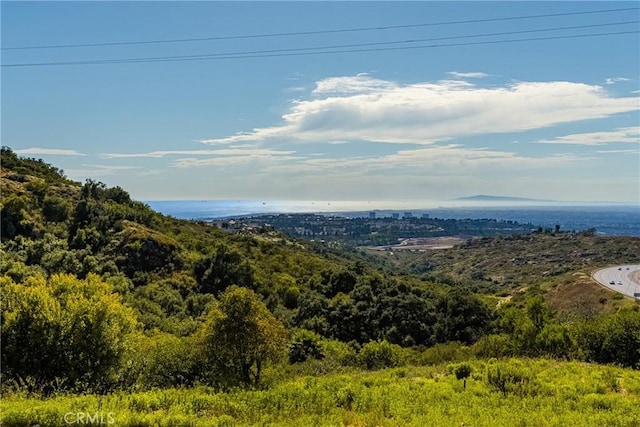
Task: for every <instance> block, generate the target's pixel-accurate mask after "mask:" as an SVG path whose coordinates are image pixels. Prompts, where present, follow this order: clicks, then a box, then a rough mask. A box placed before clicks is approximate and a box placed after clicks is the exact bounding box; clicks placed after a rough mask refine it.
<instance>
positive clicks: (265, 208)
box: [145, 200, 640, 237]
mask: <svg viewBox="0 0 640 427" xmlns="http://www.w3.org/2000/svg"><path fill="white" fill-rule="evenodd" d="M145 203H147V204H148V205H149V206H150V207H151V208H152V209H154V210H155V211H157V212H160V213H163V214H165V215H170V216H173V217H175V218H181V219H196V220H204V221H209V220H214V219H221V218H233V217H236V218H238V217H247V216H254V215H259V214H273V213H317V214H323V215H329V214H331V215H334V214H335V215H341V216H349V217H366V216H369V213H370V212H376V217H378V218H381V217H385V216H387V217H391V216H392V214H393V213H399V214H400V216H403V215H404V214H405V213H406V212H411V213H412V214H413V215H414V216H417V217H420V216H422V215H429V217H431V218H452V219H466V218H471V219H482V218H492V219H497V220H505V221H508V220H511V221H517V222H519V223H531V224H533V225H535V226H540V227H545V228H552V229H553V228H555V226H556V225H559V226H560V229H561V230H566V231H569V230H575V231H583V230H587V229H590V228H595V229H596V232H597V233H598V234H600V235H615V236H637V237H640V206H638V205H632V204H592V205H577V204H572V205H559V204H553V205H544V206H515V205H511V206H507V205H502V206H441V205H442V203H440V204H438V203H424V204H420V203H416V202H385V203H378V202H375V203H374V202H359V201H353V202H349V201H331V202H328V201H256V200H187V201H177V200H173V201H147V202H145ZM445 204H446V203H445ZM421 206H424V207H421Z"/></svg>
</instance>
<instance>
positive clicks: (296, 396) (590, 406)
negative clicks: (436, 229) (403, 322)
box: [0, 359, 640, 427]
mask: <svg viewBox="0 0 640 427" xmlns="http://www.w3.org/2000/svg"><path fill="white" fill-rule="evenodd" d="M468 365H469V366H470V368H471V376H470V377H469V378H467V384H466V389H465V388H464V387H463V381H462V380H458V379H457V378H456V375H455V373H454V372H453V371H454V370H452V369H451V366H447V365H445V364H441V365H436V366H427V367H400V368H391V369H385V370H380V371H373V372H372V371H357V370H353V371H351V372H347V373H334V374H330V375H324V376H299V377H297V378H294V379H289V380H283V381H281V382H279V383H275V384H273V385H272V386H271V388H269V389H268V390H250V391H247V390H237V391H232V392H228V393H220V392H215V391H214V390H212V389H209V388H205V387H195V388H190V389H158V390H153V391H147V392H136V393H126V392H116V393H113V394H109V395H106V396H103V397H100V396H95V395H58V396H54V397H52V398H49V399H39V398H33V397H28V396H26V395H24V394H19V393H14V394H8V395H5V396H3V399H2V402H1V403H0V409H1V410H2V411H1V414H0V420H1V425H2V426H7V427H9V426H33V425H36V424H37V425H39V426H40V427H46V426H64V425H65V422H64V417H65V414H67V413H69V412H72V413H78V412H80V413H89V414H96V413H101V414H103V421H108V418H107V415H110V416H111V417H112V418H113V420H112V421H114V422H113V423H112V424H111V425H115V426H245V425H262V426H461V425H465V426H536V427H537V426H594V427H595V426H598V427H600V426H640V411H638V408H639V407H640V372H639V371H634V370H630V369H622V368H618V367H612V366H600V365H591V364H586V363H579V362H558V361H550V360H543V359H530V360H527V359H509V360H476V361H470V362H468ZM496 371H501V372H502V374H501V375H502V377H506V378H516V379H515V380H514V382H513V383H510V384H511V385H510V386H509V387H506V388H505V390H506V391H505V390H501V389H499V388H496V386H495V385H494V384H493V383H492V381H490V378H491V377H492V375H494V376H495V372H496ZM523 378H524V379H526V380H523ZM67 417H68V416H67ZM68 425H72V424H68ZM75 425H92V424H86V423H83V424H81V423H76V424H75ZM93 425H100V424H99V423H94V424H93ZM102 425H107V423H103V424H102Z"/></svg>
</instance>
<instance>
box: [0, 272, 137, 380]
mask: <svg viewBox="0 0 640 427" xmlns="http://www.w3.org/2000/svg"><path fill="white" fill-rule="evenodd" d="M0 285H1V289H2V295H3V298H2V302H1V305H2V307H1V308H2V313H1V318H2V339H3V343H2V344H3V346H2V367H3V375H5V376H6V378H7V379H10V380H14V381H17V382H18V383H19V384H28V383H29V382H30V381H31V382H33V384H34V385H36V386H37V387H47V389H48V390H49V391H51V385H52V384H57V385H58V386H61V387H63V388H70V389H73V388H77V389H81V390H104V389H105V388H108V387H110V386H112V385H113V384H114V383H115V381H116V380H117V376H118V374H119V371H120V367H121V363H122V361H123V356H124V352H125V349H126V347H127V342H128V337H129V334H130V332H132V330H133V329H134V328H135V325H136V320H135V317H134V315H133V311H132V310H131V309H130V308H128V307H125V306H124V305H123V304H122V302H121V301H120V297H119V295H117V294H114V293H112V289H111V287H110V285H108V284H106V283H104V282H102V281H101V280H100V278H99V277H98V276H96V275H93V274H90V275H89V276H87V279H86V280H78V279H77V278H75V277H74V276H72V275H67V274H55V275H53V276H51V277H50V278H49V279H48V280H46V279H45V278H44V276H42V275H37V276H32V277H29V278H27V279H26V280H25V282H24V283H15V282H14V281H13V280H12V279H10V278H8V277H6V276H5V277H2V278H0Z"/></svg>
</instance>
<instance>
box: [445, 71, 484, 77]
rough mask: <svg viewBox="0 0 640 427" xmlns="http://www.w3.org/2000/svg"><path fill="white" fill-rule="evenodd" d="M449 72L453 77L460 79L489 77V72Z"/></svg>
mask: <svg viewBox="0 0 640 427" xmlns="http://www.w3.org/2000/svg"><path fill="white" fill-rule="evenodd" d="M447 74H449V75H450V76H452V77H456V78H460V79H482V78H484V77H488V76H489V74H486V73H479V72H471V73H461V72H458V71H449V72H448V73H447Z"/></svg>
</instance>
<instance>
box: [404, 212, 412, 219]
mask: <svg viewBox="0 0 640 427" xmlns="http://www.w3.org/2000/svg"><path fill="white" fill-rule="evenodd" d="M404 218H405V219H409V218H413V214H412V213H411V212H405V213H404Z"/></svg>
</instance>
